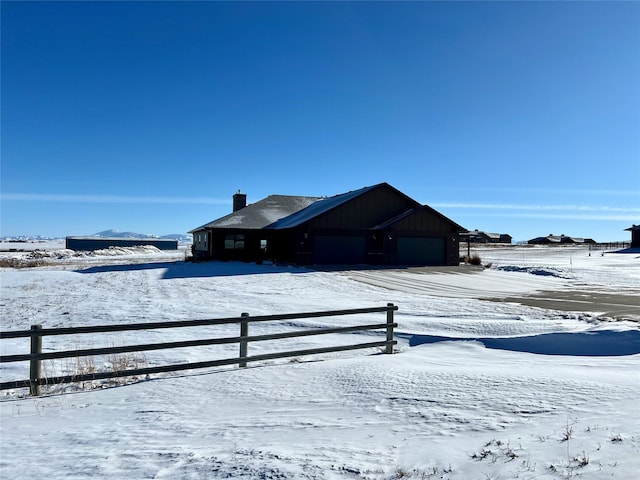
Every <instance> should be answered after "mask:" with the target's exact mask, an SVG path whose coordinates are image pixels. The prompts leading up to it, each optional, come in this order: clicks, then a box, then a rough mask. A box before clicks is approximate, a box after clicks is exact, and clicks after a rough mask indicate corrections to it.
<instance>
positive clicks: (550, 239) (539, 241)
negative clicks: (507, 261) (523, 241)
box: [527, 234, 596, 245]
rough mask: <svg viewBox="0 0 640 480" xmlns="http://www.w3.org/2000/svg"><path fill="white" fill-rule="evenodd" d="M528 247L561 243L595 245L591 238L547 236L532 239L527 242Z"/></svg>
mask: <svg viewBox="0 0 640 480" xmlns="http://www.w3.org/2000/svg"><path fill="white" fill-rule="evenodd" d="M527 243H528V244H530V245H549V244H561V243H596V242H595V240H593V239H592V238H578V237H569V236H567V235H564V234H563V235H553V234H549V235H547V236H546V237H536V238H532V239H531V240H529V241H528V242H527Z"/></svg>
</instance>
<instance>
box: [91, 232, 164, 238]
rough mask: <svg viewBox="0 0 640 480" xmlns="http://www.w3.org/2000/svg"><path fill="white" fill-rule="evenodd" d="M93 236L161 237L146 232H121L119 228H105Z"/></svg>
mask: <svg viewBox="0 0 640 480" xmlns="http://www.w3.org/2000/svg"><path fill="white" fill-rule="evenodd" d="M91 236H92V237H105V238H159V237H158V235H147V234H145V233H135V232H121V231H119V230H103V231H102V232H98V233H94V234H93V235H91Z"/></svg>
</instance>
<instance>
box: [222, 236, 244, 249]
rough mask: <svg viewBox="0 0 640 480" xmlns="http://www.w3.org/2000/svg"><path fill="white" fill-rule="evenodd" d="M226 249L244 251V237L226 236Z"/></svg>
mask: <svg viewBox="0 0 640 480" xmlns="http://www.w3.org/2000/svg"><path fill="white" fill-rule="evenodd" d="M224 248H225V249H226V250H242V249H243V248H244V235H225V237H224Z"/></svg>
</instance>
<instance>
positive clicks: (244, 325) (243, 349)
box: [238, 313, 249, 368]
mask: <svg viewBox="0 0 640 480" xmlns="http://www.w3.org/2000/svg"><path fill="white" fill-rule="evenodd" d="M240 316H241V317H242V318H248V317H249V314H248V313H241V314H240ZM240 336H241V337H248V336H249V322H248V321H247V320H242V321H241V322H240ZM246 356H247V341H246V340H240V358H246ZM238 366H239V367H241V368H244V367H246V366H247V362H246V361H242V360H240V362H239V363H238Z"/></svg>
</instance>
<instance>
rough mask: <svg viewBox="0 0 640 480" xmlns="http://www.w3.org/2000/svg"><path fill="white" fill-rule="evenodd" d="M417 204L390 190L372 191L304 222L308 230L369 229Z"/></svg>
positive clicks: (387, 188) (384, 188) (378, 189)
mask: <svg viewBox="0 0 640 480" xmlns="http://www.w3.org/2000/svg"><path fill="white" fill-rule="evenodd" d="M416 206H418V203H417V202H415V201H413V200H411V199H410V198H409V197H406V196H404V195H403V194H400V193H398V192H397V191H395V190H394V189H392V188H390V187H381V188H376V189H373V190H371V191H369V192H367V193H365V194H363V195H361V196H359V197H356V198H354V199H353V200H351V201H349V202H347V203H345V204H343V205H340V206H338V207H336V208H334V209H333V210H331V211H329V212H326V213H324V214H323V215H320V216H318V217H317V218H314V219H312V220H310V221H309V222H308V227H309V228H310V229H311V230H320V229H336V230H340V229H362V228H372V227H375V226H376V225H379V224H381V223H383V222H385V221H386V220H389V219H390V218H393V217H395V216H397V215H400V214H401V213H403V212H406V211H407V210H409V209H411V208H415V207H416Z"/></svg>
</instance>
